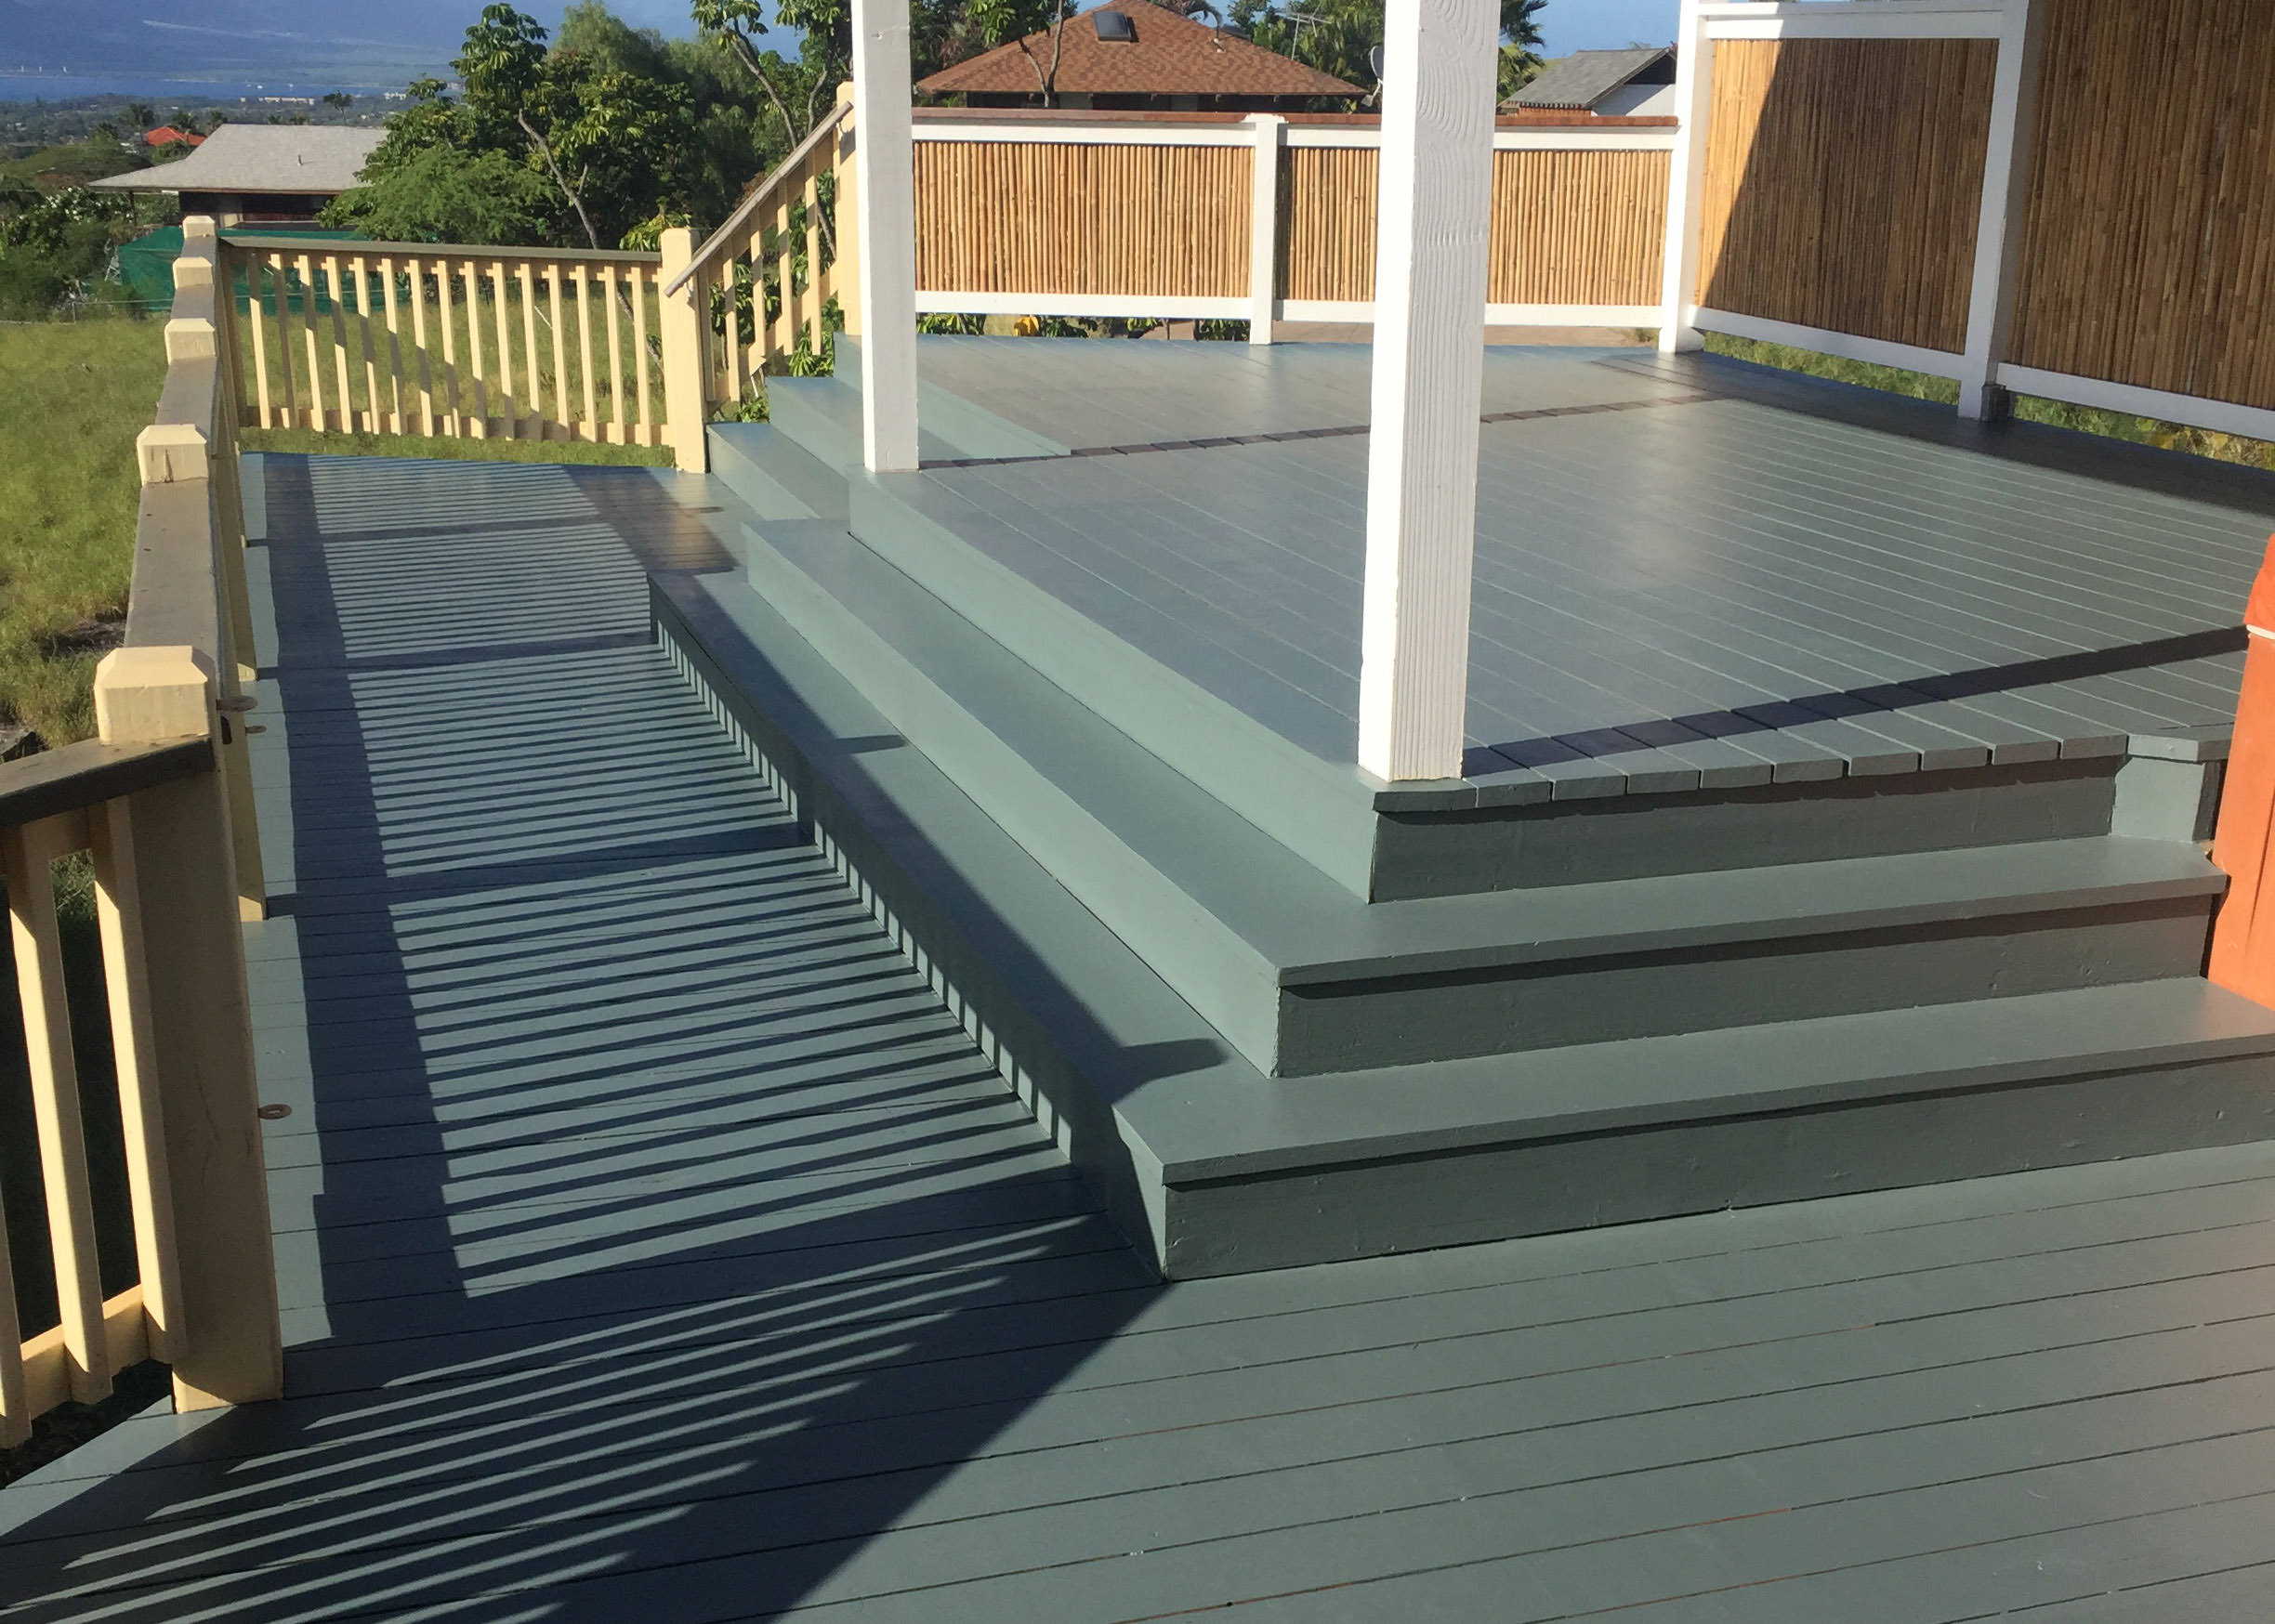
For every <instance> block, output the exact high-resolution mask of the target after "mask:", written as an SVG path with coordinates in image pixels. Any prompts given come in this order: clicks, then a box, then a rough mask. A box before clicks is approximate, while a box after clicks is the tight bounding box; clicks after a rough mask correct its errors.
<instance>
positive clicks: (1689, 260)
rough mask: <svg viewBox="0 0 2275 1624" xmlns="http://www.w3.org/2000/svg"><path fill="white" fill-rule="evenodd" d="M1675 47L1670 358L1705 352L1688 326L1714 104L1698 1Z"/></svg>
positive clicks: (1662, 321)
mask: <svg viewBox="0 0 2275 1624" xmlns="http://www.w3.org/2000/svg"><path fill="white" fill-rule="evenodd" d="M1675 37H1676V42H1677V43H1676V47H1675V113H1676V117H1677V120H1679V121H1680V122H1679V123H1678V124H1677V127H1676V130H1675V151H1673V152H1671V153H1669V154H1668V156H1667V201H1666V243H1665V248H1664V258H1663V264H1662V268H1661V273H1660V274H1661V278H1662V281H1661V283H1660V295H1659V347H1660V348H1661V349H1662V350H1664V352H1665V353H1667V354H1669V355H1673V354H1676V353H1677V352H1678V351H1682V350H1688V349H1700V348H1703V347H1704V346H1705V343H1706V340H1705V339H1704V337H1703V336H1702V335H1701V334H1700V333H1699V330H1698V329H1697V328H1695V327H1693V326H1691V325H1690V308H1691V306H1692V305H1694V304H1695V303H1697V301H1698V274H1699V217H1698V216H1699V203H1700V199H1701V197H1702V195H1703V193H1704V191H1705V190H1706V117H1707V110H1708V109H1709V108H1710V107H1711V106H1712V105H1713V101H1714V42H1713V41H1712V40H1710V39H1708V38H1707V37H1706V24H1705V23H1704V21H1703V20H1701V19H1700V17H1699V0H1683V7H1682V25H1681V28H1680V31H1679V32H1678V33H1677V34H1676V36H1675Z"/></svg>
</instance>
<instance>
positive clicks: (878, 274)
mask: <svg viewBox="0 0 2275 1624" xmlns="http://www.w3.org/2000/svg"><path fill="white" fill-rule="evenodd" d="M911 94H912V93H911V90H910V86H909V7H908V0H853V103H854V106H855V108H856V109H857V110H858V112H857V116H858V117H859V118H860V120H861V126H860V129H859V131H858V133H857V134H856V135H855V136H854V138H853V176H854V206H855V209H856V210H857V213H858V220H857V223H856V230H857V232H858V238H857V240H858V241H859V242H860V243H861V261H860V266H859V269H858V277H859V283H860V289H861V461H862V464H863V465H865V466H866V467H868V469H869V470H870V471H871V472H872V473H879V474H882V473H888V472H894V471H900V470H905V469H910V468H914V467H915V466H916V465H917V456H916V153H915V147H914V134H913V130H912V127H911V124H912V121H911V118H910V112H909V99H910V96H911Z"/></svg>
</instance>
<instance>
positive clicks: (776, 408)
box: [767, 378, 861, 468]
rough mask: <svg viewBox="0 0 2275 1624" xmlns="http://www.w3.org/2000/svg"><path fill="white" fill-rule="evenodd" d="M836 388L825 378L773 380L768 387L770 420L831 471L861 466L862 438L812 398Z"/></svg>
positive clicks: (783, 433)
mask: <svg viewBox="0 0 2275 1624" xmlns="http://www.w3.org/2000/svg"><path fill="white" fill-rule="evenodd" d="M827 388H835V383H834V382H833V381H832V380H829V379H826V378H816V379H802V378H773V379H770V380H769V382H768V386H767V421H768V422H769V423H771V424H773V426H775V427H776V428H778V429H780V430H781V431H782V437H783V438H784V439H788V440H789V441H791V442H792V443H793V444H795V445H796V446H797V448H798V449H799V450H800V451H803V452H806V453H807V454H808V455H809V456H810V457H812V458H813V459H814V460H815V461H817V462H819V463H822V465H825V466H828V467H832V468H858V467H860V466H861V438H860V436H859V435H851V436H848V434H847V433H846V431H845V428H844V426H842V425H841V424H839V423H838V422H837V421H836V420H835V418H834V417H832V416H831V415H829V414H828V413H825V412H824V411H822V409H821V407H820V405H819V403H818V401H817V400H816V399H813V398H812V397H814V396H817V395H818V394H819V393H820V392H821V391H822V389H827Z"/></svg>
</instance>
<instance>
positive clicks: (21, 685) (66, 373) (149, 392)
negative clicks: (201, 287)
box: [0, 320, 165, 744]
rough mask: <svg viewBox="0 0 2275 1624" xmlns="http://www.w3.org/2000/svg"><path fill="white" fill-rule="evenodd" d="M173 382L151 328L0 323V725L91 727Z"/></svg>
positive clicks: (156, 326) (160, 340) (46, 732)
mask: <svg viewBox="0 0 2275 1624" xmlns="http://www.w3.org/2000/svg"><path fill="white" fill-rule="evenodd" d="M164 375H165V349H164V329H163V327H162V325H161V324H160V323H159V322H156V321H126V320H115V321H72V322H33V323H29V324H24V325H14V324H10V325H0V446H5V447H6V448H7V452H6V454H5V455H0V724H16V725H28V726H30V727H35V728H37V729H38V730H39V732H40V735H41V736H42V737H43V738H44V739H46V740H47V742H48V743H50V744H63V743H68V742H70V741H71V740H75V739H84V738H85V737H87V736H88V735H89V734H91V733H92V732H94V730H95V714H94V702H93V699H92V688H93V682H94V674H95V662H96V661H97V660H98V659H99V658H100V648H101V644H102V639H101V636H100V633H99V628H100V627H101V626H102V625H103V624H104V623H106V622H117V621H119V620H120V619H121V618H123V617H124V616H125V612H126V589H127V585H128V583H129V582H130V580H131V578H132V571H133V564H134V534H135V506H136V493H137V491H138V482H137V479H136V475H135V455H134V442H135V436H136V435H138V434H139V433H140V432H141V431H142V427H143V426H144V425H145V424H147V423H148V422H150V420H151V412H152V409H153V408H154V407H155V406H156V404H157V400H158V389H159V386H160V384H161V383H162V382H163V381H164Z"/></svg>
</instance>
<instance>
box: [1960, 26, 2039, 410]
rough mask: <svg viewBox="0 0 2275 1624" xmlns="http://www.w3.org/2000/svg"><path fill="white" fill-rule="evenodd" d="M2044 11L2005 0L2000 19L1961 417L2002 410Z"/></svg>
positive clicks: (2027, 203)
mask: <svg viewBox="0 0 2275 1624" xmlns="http://www.w3.org/2000/svg"><path fill="white" fill-rule="evenodd" d="M2045 11H2046V7H2045V4H2043V0H2041V3H2039V4H2032V0H2006V10H2005V20H2004V23H2005V25H2004V26H2003V27H2002V28H2001V29H2000V31H1999V42H1998V75H1997V77H1996V79H1995V80H1993V82H1992V91H1991V144H1990V146H1989V148H1988V149H1987V150H1986V151H1985V152H1984V153H1983V184H1982V206H1981V209H1980V210H1979V212H1978V214H1977V216H1976V219H1975V282H1974V288H1973V291H1972V293H1971V294H1970V295H1969V296H1968V300H1967V340H1966V360H1965V361H1964V362H1963V363H1962V366H1963V370H1962V372H1961V373H1960V377H1959V415H1960V416H1962V417H1972V418H1977V419H1980V420H1987V419H1992V418H1998V417H2004V416H2005V414H2006V404H2007V401H2008V399H2009V396H2008V394H2007V392H2006V390H2005V389H2004V388H2003V387H2001V386H2000V385H1999V381H1998V375H1999V366H2000V364H2001V363H2002V362H2003V361H2005V359H2006V340H2007V335H2008V334H2009V332H2010V331H2011V330H2012V328H2013V325H2014V308H2015V290H2016V282H2017V280H2018V272H2019V269H2020V267H2021V261H2022V232H2023V229H2024V226H2025V224H2026V222H2027V219H2028V216H2029V212H2030V170H2031V159H2032V146H2033V145H2034V141H2035V138H2036V134H2037V127H2038V78H2039V64H2040V60H2041V59H2042V57H2043V55H2044V52H2045Z"/></svg>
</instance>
